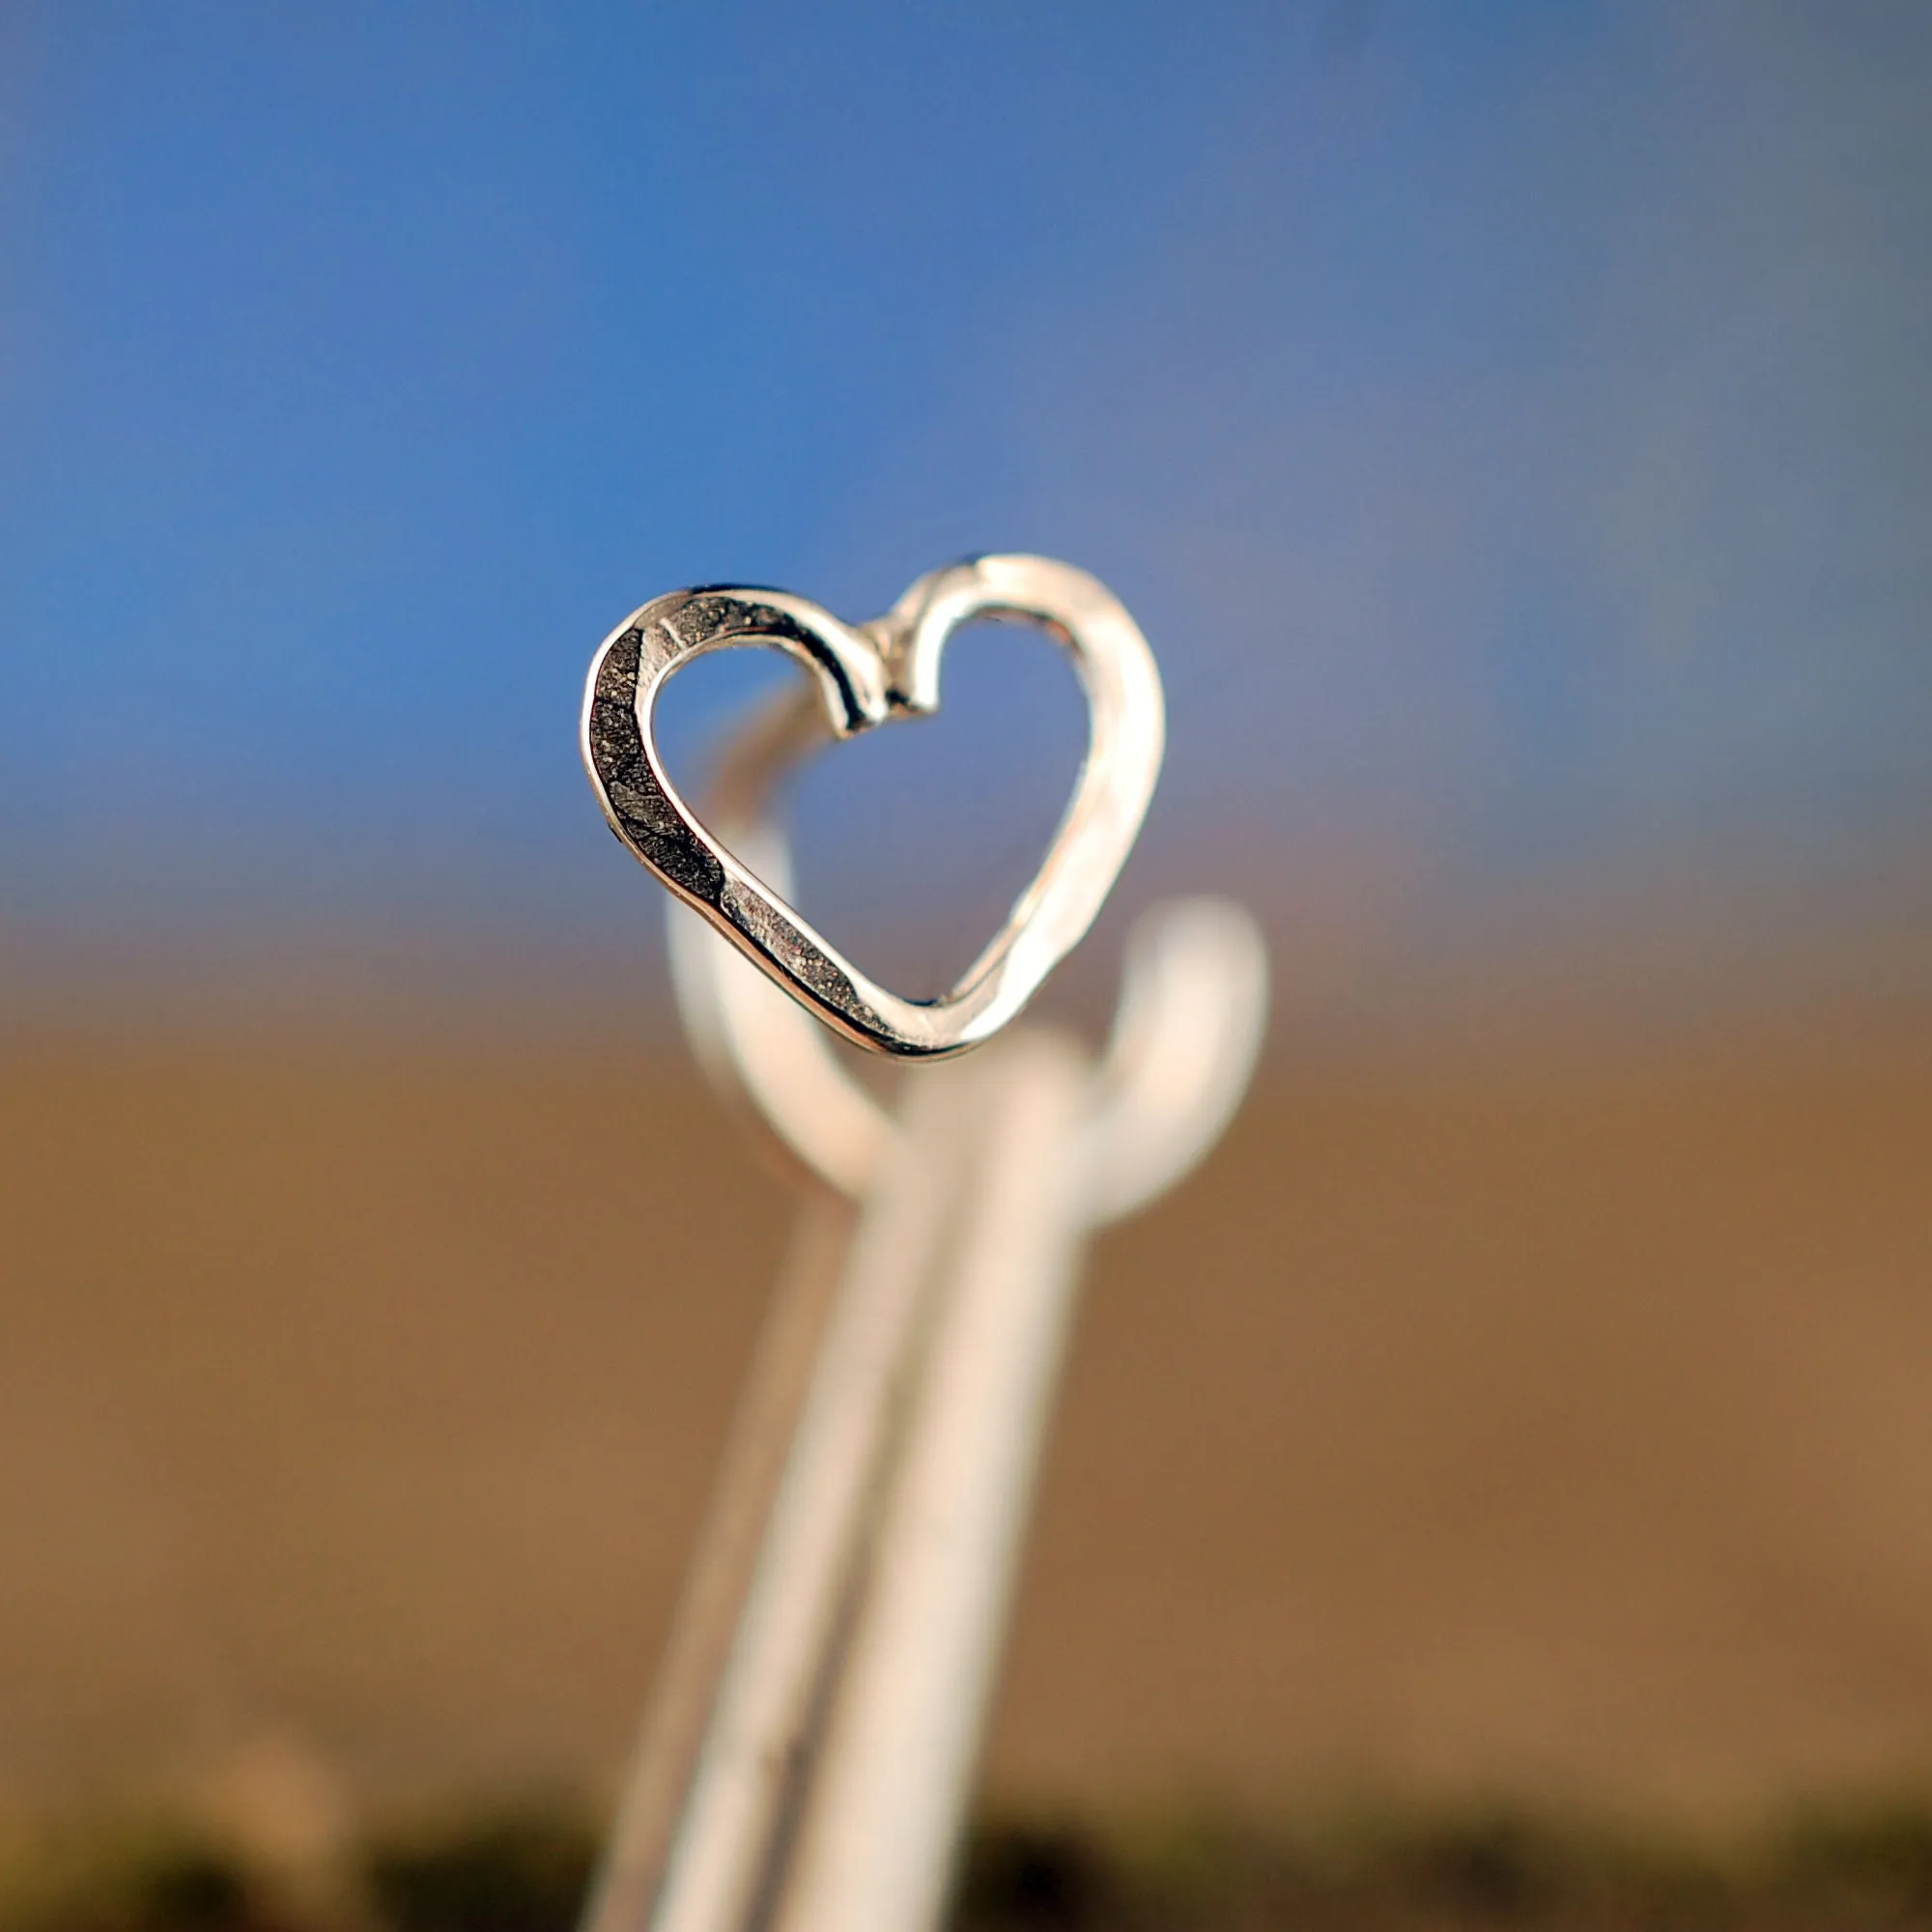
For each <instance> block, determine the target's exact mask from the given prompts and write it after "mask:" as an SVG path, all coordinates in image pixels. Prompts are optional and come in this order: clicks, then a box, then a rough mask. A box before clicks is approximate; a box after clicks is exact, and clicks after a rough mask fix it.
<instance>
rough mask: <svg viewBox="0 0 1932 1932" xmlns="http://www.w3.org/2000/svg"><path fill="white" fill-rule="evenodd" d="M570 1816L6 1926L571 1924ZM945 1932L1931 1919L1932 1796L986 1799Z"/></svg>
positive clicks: (154, 1864)
mask: <svg viewBox="0 0 1932 1932" xmlns="http://www.w3.org/2000/svg"><path fill="white" fill-rule="evenodd" d="M596 1843H597V1840H596V1831H595V1826H594V1823H593V1821H592V1820H591V1819H590V1817H589V1816H588V1814H587V1813H585V1812H583V1811H581V1810H573V1809H571V1808H568V1807H562V1806H557V1805H554V1804H551V1805H532V1806H526V1807H521V1808H517V1807H512V1808H505V1807H500V1806H499V1807H496V1808H492V1809H488V1810H479V1811H476V1812H472V1813H469V1814H465V1815H452V1816H449V1817H445V1818H444V1819H442V1820H441V1821H440V1822H435V1823H429V1824H420V1823H419V1824H416V1825H414V1826H412V1827H410V1828H408V1829H399V1830H391V1831H387V1832H384V1833H377V1834H375V1835H373V1836H372V1837H371V1838H370V1839H369V1840H368V1842H367V1843H365V1844H364V1845H363V1846H362V1847H361V1848H360V1850H359V1852H358V1854H357V1855H356V1858H355V1861H354V1865H355V1868H354V1869H353V1870H352V1871H349V1872H346V1873H344V1874H343V1875H342V1879H343V1883H342V1884H341V1886H340V1887H339V1888H338V1889H336V1890H335V1891H333V1892H332V1893H331V1894H328V1895H329V1896H332V1898H333V1899H334V1903H333V1905H330V1906H323V1907H320V1908H319V1907H318V1906H317V1904H316V1902H315V1897H314V1896H311V1898H310V1901H309V1903H308V1904H307V1905H306V1906H302V1905H299V1904H296V1903H294V1902H292V1898H291V1894H290V1891H289V1889H288V1887H287V1885H286V1883H285V1882H278V1881H277V1880H276V1879H275V1878H273V1877H272V1876H271V1875H269V1874H266V1873H264V1872H262V1871H259V1870H256V1869H254V1868H252V1867H251V1866H250V1864H249V1862H248V1861H246V1860H245V1859H244V1858H242V1857H241V1856H239V1855H238V1854H236V1853H235V1852H234V1851H232V1850H229V1849H227V1848H225V1847H223V1846H222V1845H220V1844H219V1843H217V1842H216V1841H214V1840H213V1839H212V1838H209V1837H206V1836H203V1835H198V1834H196V1833H193V1832H188V1831H174V1832H169V1831H166V1830H161V1829H149V1830H147V1831H143V1832H136V1833H128V1832H121V1833H99V1834H96V1835H95V1836H94V1837H93V1838H92V1840H89V1839H87V1838H85V1837H82V1838H79V1839H69V1840H68V1841H66V1842H65V1846H64V1849H63V1850H62V1852H61V1853H60V1854H59V1855H58V1856H54V1855H52V1854H46V1853H37V1854H34V1855H32V1856H23V1857H16V1858H15V1860H14V1869H12V1870H11V1871H10V1872H9V1873H8V1874H7V1877H8V1879H9V1881H10V1882H9V1883H8V1884H7V1886H6V1888H5V1892H4V1902H0V1928H4V1932H568V1928H570V1927H571V1926H572V1925H573V1923H574V1921H575V1918H576V1916H577V1912H578V1909H579V1906H580V1904H581V1902H582V1896H583V1892H584V1888H585V1886H586V1885H587V1883H588V1880H589V1877H590V1873H591V1868H592V1865H593V1862H594V1860H595V1856H596ZM952 1923H953V1932H1263V1928H1273V1927H1281V1928H1283V1929H1284V1932H1288V1928H1308V1932H1423V1928H1430V1932H1453V1928H1459V1927H1482V1926H1510V1927H1520V1928H1525V1932H1533V1928H1549V1932H1626V1928H1628V1932H1638V1928H1642V1932H1678V1928H1682V1932H1801V1928H1802V1932H1880V1929H1881V1928H1888V1932H1901V1929H1902V1928H1911V1927H1927V1928H1932V1802H1920V1801H1918V1800H1912V1801H1905V1802H1888V1803H1864V1804H1839V1805H1834V1806H1817V1807H1812V1808H1810V1809H1808V1810H1805V1811H1803V1812H1800V1813H1797V1814H1794V1815H1793V1816H1791V1817H1789V1818H1787V1819H1786V1820H1785V1821H1784V1822H1783V1823H1782V1824H1781V1825H1780V1826H1779V1827H1778V1828H1777V1829H1776V1830H1774V1831H1768V1832H1765V1833H1760V1834H1758V1835H1757V1836H1756V1837H1754V1838H1752V1839H1750V1840H1748V1841H1740V1842H1736V1843H1732V1844H1729V1845H1725V1846H1719V1845H1717V1844H1715V1843H1700V1842H1698V1841H1696V1840H1694V1839H1693V1838H1691V1837H1690V1836H1688V1835H1687V1836H1684V1837H1681V1838H1671V1837H1669V1836H1667V1835H1665V1834H1661V1833H1649V1834H1646V1833H1635V1832H1631V1831H1617V1830H1611V1829H1607V1828H1602V1827H1591V1826H1588V1825H1584V1824H1578V1823H1576V1822H1561V1821H1556V1820H1552V1819H1547V1818H1538V1817H1536V1816H1534V1815H1532V1814H1530V1813H1528V1812H1526V1811H1522V1810H1511V1809H1503V1808H1487V1809H1472V1810H1469V1811H1466V1812H1462V1813H1455V1814H1444V1813H1433V1814H1432V1813H1424V1812H1416V1811H1401V1810H1394V1809H1390V1810H1384V1811H1372V1812H1359V1811H1358V1812H1357V1813H1355V1814H1353V1815H1352V1816H1350V1817H1348V1818H1345V1819H1342V1820H1340V1821H1337V1820H1330V1821H1329V1822H1327V1823H1326V1824H1324V1825H1321V1827H1319V1828H1315V1827H1311V1828H1308V1829H1295V1828H1290V1827H1281V1828H1276V1829H1263V1828H1260V1827H1258V1826H1255V1825H1252V1824H1240V1823H1237V1822H1235V1821H1233V1820H1231V1819H1227V1818H1222V1817H1213V1816H1208V1815H1201V1816H1196V1817H1192V1818H1187V1817H1170V1818H1168V1819H1166V1820H1163V1821H1158V1822H1151V1823H1150V1822H1147V1821H1143V1822H1142V1823H1140V1824H1138V1825H1136V1826H1132V1827H1124V1826H1110V1827H1101V1826H1099V1825H1096V1824H1094V1823H1092V1822H1088V1821H1083V1820H1080V1819H1076V1818H1065V1819H1049V1818H1038V1817H1031V1818H1029V1817H1020V1816H995V1817H989V1818H985V1819H982V1820H981V1821H980V1823H979V1825H978V1826H977V1827H976V1829H975V1831H974V1833H973V1834H972V1837H971V1840H970V1842H969V1845H968V1848H967V1851H966V1855H965V1858H964V1861H963V1865H962V1870H961V1875H960V1882H959V1886H958V1892H957V1898H956V1901H955V1906H954V1910H953V1914H952Z"/></svg>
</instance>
